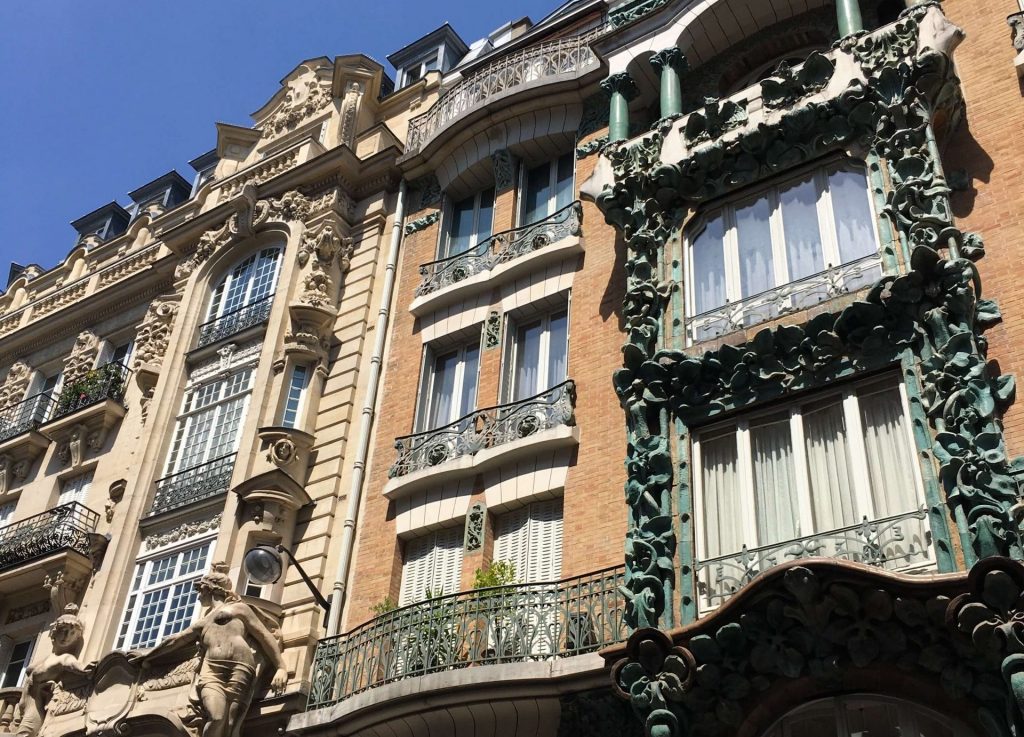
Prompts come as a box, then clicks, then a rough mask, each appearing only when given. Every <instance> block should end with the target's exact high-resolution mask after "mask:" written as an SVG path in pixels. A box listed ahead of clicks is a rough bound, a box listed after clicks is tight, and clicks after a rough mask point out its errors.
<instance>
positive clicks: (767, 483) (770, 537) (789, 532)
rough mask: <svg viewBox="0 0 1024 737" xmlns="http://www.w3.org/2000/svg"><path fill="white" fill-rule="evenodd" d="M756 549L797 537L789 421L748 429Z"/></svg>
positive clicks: (798, 535) (797, 510) (795, 490)
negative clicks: (755, 518)
mask: <svg viewBox="0 0 1024 737" xmlns="http://www.w3.org/2000/svg"><path fill="white" fill-rule="evenodd" d="M750 450H751V453H752V455H753V469H754V504H755V507H754V508H755V514H756V515H757V537H758V544H759V545H767V544H769V543H776V542H782V541H783V540H792V539H793V538H796V537H800V534H801V532H800V503H799V500H798V497H797V488H796V474H795V473H794V470H793V443H792V439H791V438H790V432H789V419H788V418H787V419H785V420H782V421H779V422H773V423H771V424H767V425H761V426H759V427H751V428H750Z"/></svg>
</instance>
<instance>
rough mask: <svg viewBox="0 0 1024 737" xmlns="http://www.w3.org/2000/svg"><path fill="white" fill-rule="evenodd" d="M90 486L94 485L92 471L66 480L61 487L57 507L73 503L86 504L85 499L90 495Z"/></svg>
mask: <svg viewBox="0 0 1024 737" xmlns="http://www.w3.org/2000/svg"><path fill="white" fill-rule="evenodd" d="M90 485H92V471H88V472H86V473H80V474H78V475H77V476H72V477H71V478H69V479H65V480H64V481H62V482H61V485H60V496H58V497H57V506H63V505H65V504H71V503H73V502H78V503H79V504H85V497H86V495H87V494H88V493H89V486H90Z"/></svg>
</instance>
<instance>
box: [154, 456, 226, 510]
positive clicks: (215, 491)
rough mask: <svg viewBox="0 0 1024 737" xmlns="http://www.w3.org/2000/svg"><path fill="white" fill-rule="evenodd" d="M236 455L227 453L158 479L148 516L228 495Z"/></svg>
mask: <svg viewBox="0 0 1024 737" xmlns="http://www.w3.org/2000/svg"><path fill="white" fill-rule="evenodd" d="M236 455H237V454H235V453H230V454H228V455H225V456H221V457H220V458H214V459H213V460H212V461H207V462H206V463H200V464H199V465H198V466H192V467H191V468H186V469H185V470H184V471H178V472H177V473H172V474H169V475H167V476H164V477H163V478H162V479H158V480H157V482H156V496H155V497H154V498H153V508H152V509H151V510H150V516H153V515H157V514H163V513H164V512H169V511H171V510H172V509H178V508H179V507H185V506H188V505H190V504H195V503H196V502H201V501H205V500H207V499H212V498H213V497H215V496H218V495H220V494H225V493H227V490H228V487H230V486H231V472H232V471H233V470H234V468H235V456H236Z"/></svg>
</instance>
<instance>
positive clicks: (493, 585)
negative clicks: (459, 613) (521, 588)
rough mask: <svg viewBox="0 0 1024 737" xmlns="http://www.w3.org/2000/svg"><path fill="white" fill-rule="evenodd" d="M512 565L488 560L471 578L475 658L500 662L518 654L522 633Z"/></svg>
mask: <svg viewBox="0 0 1024 737" xmlns="http://www.w3.org/2000/svg"><path fill="white" fill-rule="evenodd" d="M515 583H516V567H515V564H514V563H512V562H511V561H507V560H495V561H491V563H489V564H488V565H487V566H485V567H483V568H477V569H476V573H475V575H474V580H473V590H474V592H475V594H474V597H473V609H474V614H475V615H476V616H475V622H476V627H477V632H476V640H477V642H478V643H479V648H478V649H479V650H480V654H479V657H478V658H476V659H479V660H481V661H483V662H485V663H486V662H502V661H503V660H510V659H513V658H516V657H518V656H519V655H521V654H522V651H523V648H522V638H521V637H519V635H522V634H524V633H523V632H522V627H520V621H519V612H518V610H519V608H520V602H519V600H518V597H517V596H516V593H517V591H516V589H515V588H514V584H515Z"/></svg>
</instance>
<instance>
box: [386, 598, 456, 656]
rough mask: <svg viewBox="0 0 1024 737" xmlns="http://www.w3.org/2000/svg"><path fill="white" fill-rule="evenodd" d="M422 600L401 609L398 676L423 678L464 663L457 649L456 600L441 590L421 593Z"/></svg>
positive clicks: (399, 614) (399, 618)
mask: <svg viewBox="0 0 1024 737" xmlns="http://www.w3.org/2000/svg"><path fill="white" fill-rule="evenodd" d="M424 597H425V598H424V599H423V600H422V601H420V602H418V603H417V604H415V605H413V606H409V607H405V608H404V609H402V610H400V611H399V612H398V613H397V615H396V617H397V622H396V624H397V627H398V629H399V631H400V632H401V634H400V635H399V638H400V643H399V645H398V649H399V652H398V658H397V662H396V665H397V671H398V675H424V674H427V673H434V672H436V671H440V670H447V669H448V668H454V667H458V666H459V665H460V664H462V663H463V662H464V661H465V658H464V656H463V654H462V652H461V649H460V647H459V639H460V638H459V627H458V624H459V623H458V613H459V612H458V601H457V600H456V597H453V596H446V595H445V594H444V591H443V590H441V589H436V590H431V589H429V588H427V589H425V590H424Z"/></svg>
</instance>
